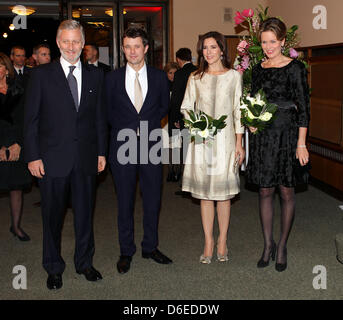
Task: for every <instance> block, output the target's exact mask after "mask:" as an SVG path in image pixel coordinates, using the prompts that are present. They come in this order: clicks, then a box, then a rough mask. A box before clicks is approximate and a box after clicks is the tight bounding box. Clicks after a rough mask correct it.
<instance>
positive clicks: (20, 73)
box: [19, 69, 23, 77]
mask: <svg viewBox="0 0 343 320" xmlns="http://www.w3.org/2000/svg"><path fill="white" fill-rule="evenodd" d="M19 76H20V77H22V76H23V73H22V72H21V69H19Z"/></svg>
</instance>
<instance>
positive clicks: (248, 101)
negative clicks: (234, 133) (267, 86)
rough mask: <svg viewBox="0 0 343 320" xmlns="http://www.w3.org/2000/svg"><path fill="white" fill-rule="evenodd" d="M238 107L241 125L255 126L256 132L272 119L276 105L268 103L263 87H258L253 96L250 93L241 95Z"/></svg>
mask: <svg viewBox="0 0 343 320" xmlns="http://www.w3.org/2000/svg"><path fill="white" fill-rule="evenodd" d="M240 109H241V123H242V125H245V126H248V127H255V128H256V129H257V130H256V131H255V132H254V134H256V133H258V132H260V131H262V130H263V129H264V128H265V127H266V126H267V125H269V124H270V123H271V122H273V121H274V119H275V113H276V111H277V109H278V107H277V105H276V104H274V103H269V102H268V101H267V98H266V95H265V93H264V91H263V89H260V90H259V91H258V93H257V94H256V95H255V96H254V97H251V96H250V94H248V95H245V96H242V98H241V106H240Z"/></svg>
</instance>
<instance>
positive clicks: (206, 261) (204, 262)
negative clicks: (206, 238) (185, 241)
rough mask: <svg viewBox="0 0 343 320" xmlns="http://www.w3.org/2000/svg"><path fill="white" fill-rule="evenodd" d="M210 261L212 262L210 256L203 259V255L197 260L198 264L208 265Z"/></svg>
mask: <svg viewBox="0 0 343 320" xmlns="http://www.w3.org/2000/svg"><path fill="white" fill-rule="evenodd" d="M211 261H212V256H208V257H205V256H204V255H203V254H202V255H201V256H200V260H199V262H200V263H203V264H210V263H211Z"/></svg>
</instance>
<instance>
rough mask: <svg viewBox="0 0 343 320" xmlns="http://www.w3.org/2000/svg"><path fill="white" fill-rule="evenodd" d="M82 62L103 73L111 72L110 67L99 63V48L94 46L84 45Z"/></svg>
mask: <svg viewBox="0 0 343 320" xmlns="http://www.w3.org/2000/svg"><path fill="white" fill-rule="evenodd" d="M83 57H84V62H85V63H89V64H92V65H94V66H95V67H98V68H101V69H102V70H103V71H104V72H108V71H111V67H110V66H108V65H107V64H105V63H102V62H100V61H99V48H98V47H97V46H96V45H94V44H86V45H85V47H84V48H83Z"/></svg>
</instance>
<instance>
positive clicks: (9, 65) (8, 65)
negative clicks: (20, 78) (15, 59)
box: [0, 52, 14, 82]
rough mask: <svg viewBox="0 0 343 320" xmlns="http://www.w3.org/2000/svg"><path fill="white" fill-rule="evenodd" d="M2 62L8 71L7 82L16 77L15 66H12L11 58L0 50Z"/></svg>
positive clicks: (0, 61)
mask: <svg viewBox="0 0 343 320" xmlns="http://www.w3.org/2000/svg"><path fill="white" fill-rule="evenodd" d="M0 64H2V65H3V66H5V68H6V69H7V71H8V78H7V82H8V81H9V80H12V79H14V68H13V66H12V63H11V60H10V58H9V57H7V56H6V55H5V54H4V53H3V52H0Z"/></svg>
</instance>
